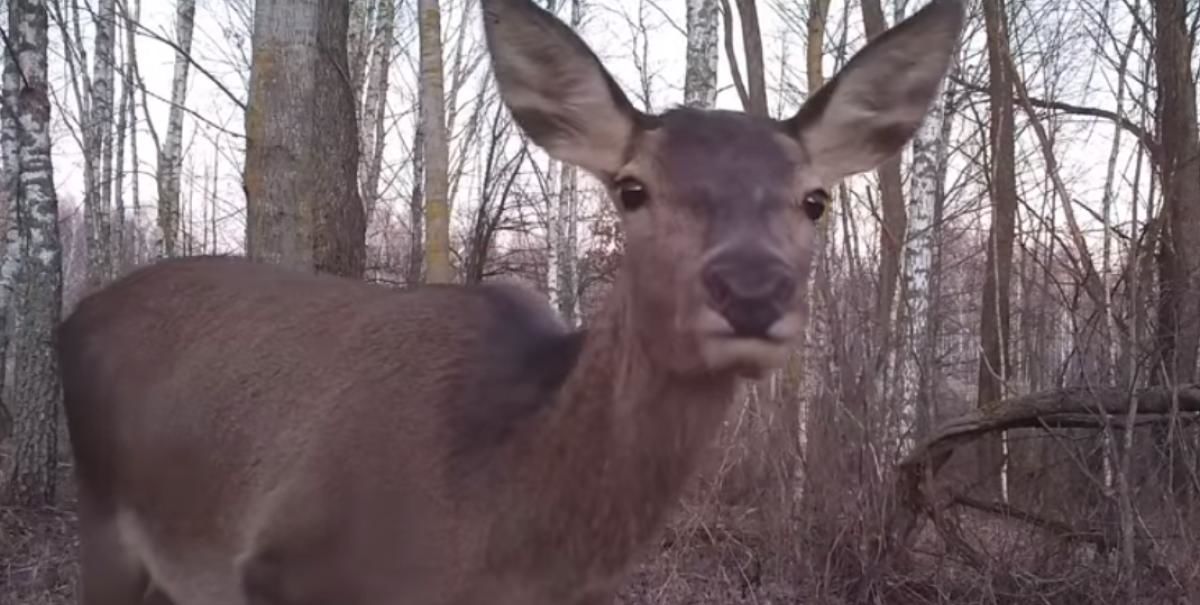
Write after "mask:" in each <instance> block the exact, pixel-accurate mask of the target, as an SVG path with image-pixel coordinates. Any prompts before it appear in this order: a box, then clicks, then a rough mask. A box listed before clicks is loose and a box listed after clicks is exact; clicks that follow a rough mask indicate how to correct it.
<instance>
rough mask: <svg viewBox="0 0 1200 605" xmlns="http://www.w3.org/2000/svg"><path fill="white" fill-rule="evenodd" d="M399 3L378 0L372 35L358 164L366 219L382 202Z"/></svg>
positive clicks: (369, 217) (389, 0) (393, 0)
mask: <svg viewBox="0 0 1200 605" xmlns="http://www.w3.org/2000/svg"><path fill="white" fill-rule="evenodd" d="M395 21H396V3H395V0H379V3H378V6H377V13H376V20H375V33H374V36H373V37H372V38H371V57H370V63H369V66H368V68H367V90H366V95H365V96H366V98H365V99H364V103H363V110H362V116H363V118H362V121H361V125H362V132H361V136H362V156H361V157H360V160H359V161H360V164H359V167H358V176H359V188H360V191H361V194H362V200H363V208H364V210H365V212H366V216H367V220H368V221H370V220H371V216H372V214H373V213H374V211H375V205H376V204H377V203H378V202H379V173H380V170H381V168H382V166H383V149H384V139H383V133H384V128H383V126H384V115H385V112H386V109H387V91H388V81H389V75H390V73H391V66H392V52H393V51H394V50H395V46H396V33H395Z"/></svg>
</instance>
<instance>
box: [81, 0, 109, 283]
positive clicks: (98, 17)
mask: <svg viewBox="0 0 1200 605" xmlns="http://www.w3.org/2000/svg"><path fill="white" fill-rule="evenodd" d="M115 27H116V4H115V2H114V0H99V2H98V3H97V5H96V12H95V38H94V43H95V51H94V55H93V63H92V69H93V73H92V90H91V103H90V107H91V115H90V117H89V118H88V120H87V126H86V127H85V128H86V130H87V131H88V134H87V135H85V138H84V140H85V142H86V143H87V147H88V148H87V149H86V150H85V152H84V153H85V154H87V155H88V156H90V162H88V170H89V172H90V173H91V179H90V180H91V187H85V190H84V209H85V214H84V222H85V223H86V224H87V234H88V283H89V284H91V285H93V286H96V285H100V284H102V283H103V282H105V281H106V280H108V279H109V278H110V277H111V276H112V240H111V234H112V161H113V158H112V142H113V141H112V127H113V96H114V95H113V72H114V69H113V48H114V46H115V45H114V42H115V39H114V38H115V37H114V35H113V34H114V31H113V30H114V28H115ZM76 42H77V43H78V42H80V40H78V39H77V40H76Z"/></svg>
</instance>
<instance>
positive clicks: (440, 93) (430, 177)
mask: <svg viewBox="0 0 1200 605" xmlns="http://www.w3.org/2000/svg"><path fill="white" fill-rule="evenodd" d="M417 10H418V15H419V16H418V20H419V25H418V27H419V28H420V33H421V35H420V43H421V76H420V77H421V120H422V131H423V134H424V146H425V154H424V169H425V234H424V235H425V279H426V280H428V281H429V282H431V283H446V282H450V281H453V280H454V272H453V269H452V268H451V266H450V200H449V199H447V196H448V194H449V191H448V190H449V182H448V180H449V174H448V172H449V169H450V167H449V163H450V159H449V154H450V152H449V148H448V142H447V134H446V99H445V92H444V87H443V84H442V82H443V76H444V73H443V68H442V9H441V6H440V3H439V0H419V1H418V2H417Z"/></svg>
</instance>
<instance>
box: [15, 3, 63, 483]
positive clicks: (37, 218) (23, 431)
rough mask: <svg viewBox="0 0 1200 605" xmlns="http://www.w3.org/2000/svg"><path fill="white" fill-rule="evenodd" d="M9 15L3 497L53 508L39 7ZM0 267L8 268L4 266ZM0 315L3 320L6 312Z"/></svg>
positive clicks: (54, 204) (52, 224)
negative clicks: (8, 378)
mask: <svg viewBox="0 0 1200 605" xmlns="http://www.w3.org/2000/svg"><path fill="white" fill-rule="evenodd" d="M8 11H9V12H8V48H7V50H8V52H6V53H5V55H6V56H5V58H4V63H5V70H4V85H3V91H4V98H3V104H4V106H5V107H6V108H7V109H9V110H10V111H12V112H14V113H15V117H16V119H15V120H12V119H8V120H5V121H4V130H5V134H4V136H3V137H2V138H3V140H4V148H5V149H4V154H5V157H4V159H5V161H6V170H8V171H10V173H12V174H13V175H14V176H13V178H10V179H7V180H6V182H5V184H6V185H9V186H11V188H12V192H13V193H14V194H15V196H14V198H13V199H12V200H10V204H11V206H12V207H13V208H16V213H15V214H16V216H15V217H14V218H15V219H16V221H17V223H16V224H17V225H18V231H19V233H18V239H20V240H21V243H20V246H19V249H20V251H21V252H20V254H21V258H20V268H21V271H20V272H19V273H18V274H17V275H16V277H18V278H19V281H18V282H17V283H14V284H13V285H15V286H16V288H17V291H19V292H20V293H21V296H20V297H19V298H12V299H9V300H10V302H12V303H14V308H13V309H12V313H11V317H12V319H13V326H12V331H11V333H12V342H11V345H12V347H11V348H12V350H11V357H12V359H13V374H12V375H13V382H12V385H11V387H10V388H9V389H8V392H9V393H11V394H12V397H11V398H10V400H11V401H13V402H14V409H13V412H14V414H13V420H14V426H13V436H14V445H15V449H14V461H15V465H14V467H13V469H12V474H11V475H10V484H9V486H8V494H9V495H10V496H11V500H12V501H13V503H16V504H25V505H45V504H49V503H51V502H53V500H54V489H55V481H54V479H55V472H54V471H55V467H56V462H57V460H56V455H55V454H56V446H57V440H58V430H57V425H58V416H59V414H58V410H59V393H60V390H61V389H60V386H59V381H58V369H57V363H56V357H55V355H54V350H53V342H54V338H53V332H54V329H55V326H57V324H58V321H59V316H60V312H61V307H62V254H61V247H60V243H59V237H58V198H57V197H56V194H55V191H54V171H53V167H52V164H51V154H50V96H49V86H48V84H47V69H46V49H47V38H48V36H47V25H48V19H47V12H46V1H45V0H10V4H9V7H8ZM14 60H15V62H16V65H14V64H13V63H14ZM14 93H19V94H14ZM13 135H15V137H14V136H13ZM14 141H15V144H14ZM7 162H13V163H7ZM6 176H7V175H6ZM11 227H12V226H11V225H10V229H11ZM9 243H11V242H9ZM4 269H6V270H7V269H10V265H9V262H7V261H6V262H5V266H4ZM5 277H6V278H8V277H9V275H7V274H6V275H5ZM0 311H4V312H3V313H0V315H3V316H5V317H8V316H9V313H7V311H8V309H0ZM0 331H4V330H0Z"/></svg>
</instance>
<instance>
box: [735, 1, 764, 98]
mask: <svg viewBox="0 0 1200 605" xmlns="http://www.w3.org/2000/svg"><path fill="white" fill-rule="evenodd" d="M737 7H738V16H739V17H740V18H741V23H742V48H743V49H744V52H745V56H746V93H747V95H748V97H747V100H748V101H749V105H747V106H746V112H747V113H749V114H751V115H756V116H762V117H767V115H768V113H769V109H768V108H767V74H766V68H765V67H764V66H763V44H762V31H761V28H760V27H759V23H758V0H737Z"/></svg>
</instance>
